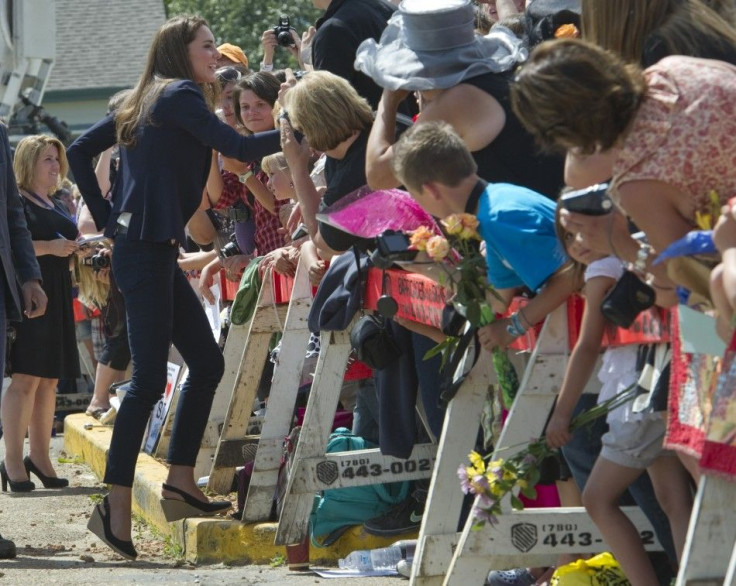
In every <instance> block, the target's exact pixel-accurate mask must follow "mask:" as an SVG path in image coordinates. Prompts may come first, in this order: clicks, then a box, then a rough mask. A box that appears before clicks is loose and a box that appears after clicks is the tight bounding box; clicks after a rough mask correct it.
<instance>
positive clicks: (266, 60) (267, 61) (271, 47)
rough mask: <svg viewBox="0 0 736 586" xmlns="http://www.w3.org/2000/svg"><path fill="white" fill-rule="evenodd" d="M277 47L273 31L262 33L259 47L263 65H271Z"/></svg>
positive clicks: (268, 30)
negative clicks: (261, 50) (261, 48)
mask: <svg viewBox="0 0 736 586" xmlns="http://www.w3.org/2000/svg"><path fill="white" fill-rule="evenodd" d="M278 46H279V41H278V39H277V38H276V33H274V32H273V29H272V28H270V29H267V30H265V31H263V34H262V35H261V47H263V64H264V65H273V56H274V54H275V53H276V47H278Z"/></svg>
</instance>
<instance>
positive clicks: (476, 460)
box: [468, 451, 486, 474]
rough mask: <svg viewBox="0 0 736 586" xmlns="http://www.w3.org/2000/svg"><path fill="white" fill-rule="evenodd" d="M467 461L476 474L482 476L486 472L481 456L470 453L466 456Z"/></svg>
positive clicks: (476, 453) (474, 452)
mask: <svg viewBox="0 0 736 586" xmlns="http://www.w3.org/2000/svg"><path fill="white" fill-rule="evenodd" d="M468 460H470V463H471V464H472V465H473V467H474V468H475V469H476V470H477V471H478V474H483V473H484V472H485V471H486V463H485V462H484V461H483V456H481V455H480V454H479V453H478V452H476V451H472V452H470V454H468Z"/></svg>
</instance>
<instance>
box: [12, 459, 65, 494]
mask: <svg viewBox="0 0 736 586" xmlns="http://www.w3.org/2000/svg"><path fill="white" fill-rule="evenodd" d="M23 465H24V466H25V467H26V472H27V473H28V478H30V477H31V472H33V473H34V474H35V475H36V476H38V479H39V480H40V481H41V483H42V484H43V487H44V488H65V487H67V486H69V480H68V479H66V478H57V477H56V476H46V475H45V474H44V473H43V472H41V471H40V470H39V469H38V467H37V466H36V465H35V464H34V463H33V461H32V460H31V457H30V456H26V457H25V458H23Z"/></svg>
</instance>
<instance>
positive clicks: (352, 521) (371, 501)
mask: <svg viewBox="0 0 736 586" xmlns="http://www.w3.org/2000/svg"><path fill="white" fill-rule="evenodd" d="M374 447H376V446H375V444H373V443H372V442H369V441H367V440H364V439H363V438H361V437H357V436H354V435H353V434H352V433H350V431H349V430H348V429H346V428H339V429H336V430H335V431H334V433H332V434H331V435H330V441H329V442H328V444H327V452H328V453H329V452H349V451H355V450H366V449H370V448H374ZM408 496H409V482H391V483H386V484H373V485H368V486H353V487H349V488H331V489H328V490H324V491H322V492H320V493H317V495H316V496H315V498H314V504H313V506H312V513H311V515H310V517H309V535H310V538H311V541H312V544H313V545H314V546H315V547H327V546H328V545H331V544H332V543H334V542H335V541H336V540H337V539H338V538H339V537H340V535H342V534H343V533H344V532H345V530H347V529H348V528H350V527H351V526H353V525H362V524H363V523H364V522H365V521H367V520H368V519H372V518H374V517H378V516H379V515H383V514H384V513H386V512H387V511H389V510H390V509H392V508H393V507H395V506H396V505H397V504H399V503H400V502H402V501H403V500H405V499H406V498H407V497H408Z"/></svg>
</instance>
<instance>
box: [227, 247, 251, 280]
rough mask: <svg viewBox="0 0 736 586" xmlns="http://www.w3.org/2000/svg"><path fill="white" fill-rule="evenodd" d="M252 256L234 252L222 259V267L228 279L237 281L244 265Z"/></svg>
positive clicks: (246, 264) (245, 265)
mask: <svg viewBox="0 0 736 586" xmlns="http://www.w3.org/2000/svg"><path fill="white" fill-rule="evenodd" d="M251 260H253V257H252V256H251V255H249V254H235V255H233V256H229V257H228V258H225V259H223V260H222V268H224V269H225V276H226V277H227V278H228V280H229V281H239V280H240V277H241V275H242V274H243V271H244V270H245V267H247V266H248V264H249V263H250V261H251Z"/></svg>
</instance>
